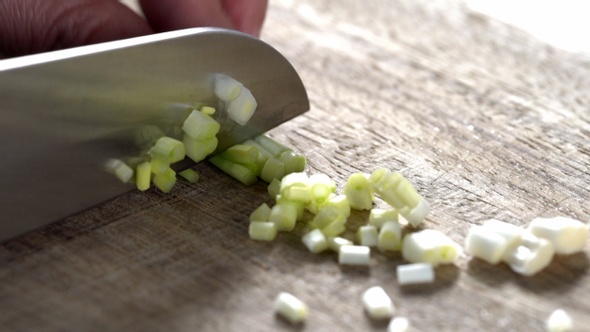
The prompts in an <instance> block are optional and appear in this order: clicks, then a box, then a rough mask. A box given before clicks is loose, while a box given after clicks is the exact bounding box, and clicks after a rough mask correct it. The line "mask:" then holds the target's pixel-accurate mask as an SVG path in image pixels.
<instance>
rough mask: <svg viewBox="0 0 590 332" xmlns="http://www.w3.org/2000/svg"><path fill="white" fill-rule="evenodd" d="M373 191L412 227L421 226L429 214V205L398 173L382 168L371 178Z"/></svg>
mask: <svg viewBox="0 0 590 332" xmlns="http://www.w3.org/2000/svg"><path fill="white" fill-rule="evenodd" d="M370 182H371V186H372V188H373V191H374V192H375V193H376V194H378V195H379V196H380V197H381V198H382V199H383V200H384V201H385V202H387V204H389V205H391V206H392V207H394V208H395V209H396V210H397V211H398V212H399V214H401V215H402V216H403V217H404V218H405V219H407V220H408V222H410V224H411V225H412V226H414V227H415V226H417V225H419V224H420V223H421V222H422V221H423V220H424V219H425V218H426V215H427V214H428V212H429V206H428V203H427V202H426V201H425V200H424V199H423V198H422V196H420V194H418V192H416V189H415V188H414V186H412V184H411V183H410V182H409V181H408V180H407V179H406V178H404V177H403V175H401V174H400V173H398V172H390V171H389V170H387V169H384V168H380V169H377V170H375V171H374V172H373V173H372V174H371V177H370Z"/></svg>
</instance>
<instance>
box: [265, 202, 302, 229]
mask: <svg viewBox="0 0 590 332" xmlns="http://www.w3.org/2000/svg"><path fill="white" fill-rule="evenodd" d="M268 221H270V222H274V223H275V224H276V225H277V230H279V231H292V230H293V228H295V224H296V222H297V210H296V209H295V207H294V206H293V205H291V204H277V205H275V206H273V207H272V209H271V210H270V215H269V216H268Z"/></svg>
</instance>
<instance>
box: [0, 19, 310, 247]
mask: <svg viewBox="0 0 590 332" xmlns="http://www.w3.org/2000/svg"><path fill="white" fill-rule="evenodd" d="M218 74H223V75H227V76H230V77H232V78H234V79H236V80H237V81H239V82H241V83H242V84H243V85H244V86H245V87H247V88H248V89H249V90H250V91H251V92H252V94H253V96H254V97H255V98H256V101H257V103H258V107H257V109H256V112H255V113H254V115H253V117H252V118H251V119H250V121H249V122H248V124H247V125H245V126H240V125H237V124H236V123H234V122H233V121H231V120H229V119H228V118H227V116H226V115H225V114H224V112H222V111H218V112H216V113H215V114H214V118H216V120H218V121H219V122H220V124H221V131H220V133H219V134H218V138H219V145H218V151H221V150H223V149H225V148H227V147H229V146H231V145H233V144H237V143H239V142H242V141H245V140H246V139H248V138H251V137H254V136H256V135H259V134H262V133H264V132H266V131H268V130H270V129H272V128H274V127H276V126H278V125H279V124H281V123H283V122H285V121H288V120H290V119H292V118H293V117H295V116H297V115H299V114H302V113H304V112H306V111H307V110H309V101H308V98H307V94H306V91H305V88H304V86H303V84H302V81H301V79H300V77H299V76H298V75H297V73H296V71H295V70H294V68H293V66H292V65H291V64H290V63H289V62H288V61H287V60H286V59H285V57H283V56H282V55H281V54H280V53H279V52H278V51H277V50H275V49H274V48H273V47H271V46H270V45H268V44H267V43H265V42H263V41H261V40H259V39H256V38H254V37H251V36H249V35H246V34H243V33H240V32H236V31H231V30H225V29H219V28H194V29H186V30H179V31H172V32H166V33H160V34H154V35H149V36H143V37H137V38H131V39H126V40H120V41H114V42H107V43H102V44H97V45H91V46H83V47H77V48H73V49H67V50H61V51H55V52H48V53H44V54H38V55H31V56H24V57H19V58H14V59H8V60H3V61H0V188H1V189H0V242H1V241H5V240H7V239H11V238H14V237H16V236H19V235H22V234H24V233H26V232H29V231H32V230H34V229H37V228H39V227H41V226H44V225H46V224H48V223H51V222H55V221H58V220H61V219H64V218H66V217H68V216H71V215H73V214H76V213H79V212H81V211H83V210H85V209H89V208H92V207H94V206H96V205H99V204H101V203H103V202H106V201H108V200H110V199H112V198H114V197H117V196H120V195H122V194H125V193H127V192H129V191H131V190H133V188H134V186H133V185H132V184H124V183H121V182H120V181H119V180H118V179H116V178H115V177H114V176H113V175H112V174H110V173H108V172H106V171H105V163H107V161H108V160H111V159H113V158H115V159H122V158H130V157H133V156H137V155H138V154H139V153H140V151H141V149H142V148H145V147H144V146H142V144H143V143H144V142H142V141H143V140H144V138H145V137H146V135H147V136H149V135H150V133H152V132H154V131H157V132H163V133H166V134H167V135H172V136H173V135H174V133H177V132H178V128H179V127H180V125H181V124H182V121H183V119H184V118H186V116H187V115H188V114H189V113H190V111H191V110H192V109H194V108H196V107H198V106H199V105H203V104H207V105H214V106H215V105H217V103H218V101H217V99H216V97H215V95H214V94H213V87H212V84H213V83H212V77H214V76H215V75H218ZM189 166H191V164H190V163H183V166H182V168H187V167H189Z"/></svg>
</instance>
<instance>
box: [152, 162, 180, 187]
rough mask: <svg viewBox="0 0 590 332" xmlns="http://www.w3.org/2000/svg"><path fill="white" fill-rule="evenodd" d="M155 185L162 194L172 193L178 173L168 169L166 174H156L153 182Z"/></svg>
mask: <svg viewBox="0 0 590 332" xmlns="http://www.w3.org/2000/svg"><path fill="white" fill-rule="evenodd" d="M152 181H153V183H154V185H155V186H156V187H157V188H158V189H160V190H161V191H162V192H165V193H167V192H170V190H172V187H174V184H176V172H174V170H173V169H171V168H168V169H167V170H166V171H165V172H163V173H160V174H156V175H155V176H154V179H153V180H152Z"/></svg>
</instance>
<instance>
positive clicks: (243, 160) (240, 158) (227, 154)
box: [221, 144, 258, 164]
mask: <svg viewBox="0 0 590 332" xmlns="http://www.w3.org/2000/svg"><path fill="white" fill-rule="evenodd" d="M221 155H222V156H223V158H225V159H227V160H229V161H233V162H234V163H238V164H254V163H256V160H257V159H258V150H257V149H256V148H255V147H253V146H251V145H245V144H236V145H233V146H231V147H229V148H228V149H226V150H225V151H223V152H222V153H221Z"/></svg>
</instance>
